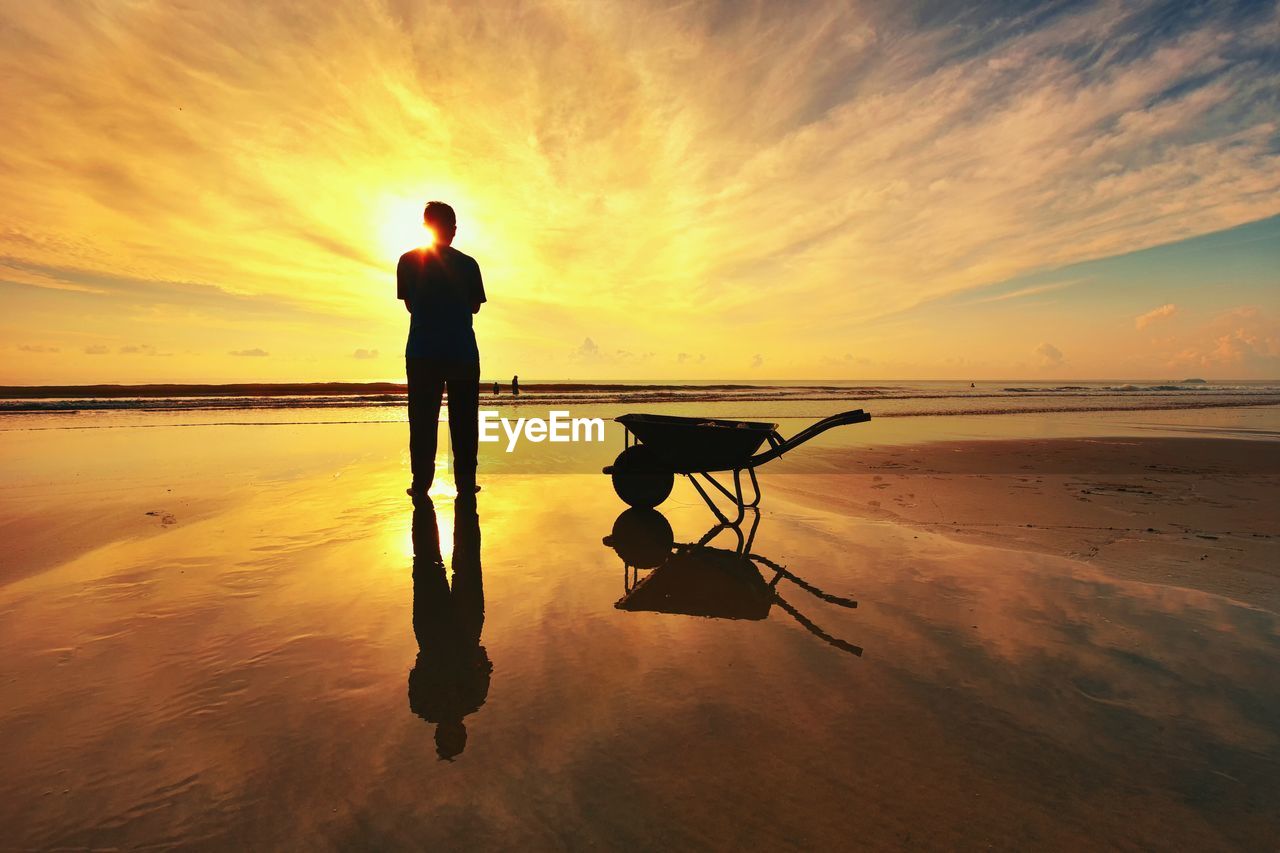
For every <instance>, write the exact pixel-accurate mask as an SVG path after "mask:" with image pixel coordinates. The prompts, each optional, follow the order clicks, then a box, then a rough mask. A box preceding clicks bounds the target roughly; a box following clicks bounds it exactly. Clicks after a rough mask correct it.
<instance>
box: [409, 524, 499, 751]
mask: <svg viewBox="0 0 1280 853" xmlns="http://www.w3.org/2000/svg"><path fill="white" fill-rule="evenodd" d="M454 509H455V510H456V514H455V515H454V519H453V588H452V589H450V587H449V582H448V580H447V579H446V578H445V569H444V559H443V558H442V557H441V555H440V531H439V529H438V528H437V527H436V512H435V508H434V507H432V505H431V503H430V502H429V501H421V502H420V503H419V504H418V505H417V506H415V507H414V510H413V555H414V556H413V633H414V634H415V635H416V636H417V638H418V659H417V660H416V661H415V662H414V665H413V669H412V670H410V671H409V709H410V710H412V711H413V712H414V713H415V714H417V715H418V716H419V717H422V719H424V720H426V721H427V722H429V723H435V724H436V753H437V754H438V755H439V756H440V757H441V758H444V759H453V758H454V757H455V756H457V755H459V754H460V753H461V752H462V750H463V749H464V748H465V747H466V745H467V727H466V725H464V724H463V722H462V718H463V717H465V716H467V715H468V714H473V713H475V712H476V711H477V710H479V709H480V706H481V705H483V704H484V701H485V699H486V698H487V697H488V695H489V674H490V673H491V672H492V671H493V664H491V663H489V655H488V653H487V652H486V651H485V649H484V646H482V645H480V631H481V629H482V628H483V627H484V584H483V582H482V579H481V573H480V519H479V517H478V516H477V515H476V510H475V502H474V501H471V502H460V503H458V504H455V506H454Z"/></svg>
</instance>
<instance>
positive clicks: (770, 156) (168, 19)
mask: <svg viewBox="0 0 1280 853" xmlns="http://www.w3.org/2000/svg"><path fill="white" fill-rule="evenodd" d="M1030 5H1034V4H1030ZM912 8H913V9H916V7H915V6H913V7H912ZM987 9H988V7H984V10H987ZM917 11H918V14H917V13H915V12H913V13H910V14H907V13H904V12H903V11H902V10H901V9H900V8H899V7H898V6H896V5H895V4H891V3H879V4H863V3H855V4H848V3H839V2H822V0H814V2H806V3H796V4H792V3H785V4H784V3H773V4H769V3H756V4H717V3H680V4H669V5H666V6H662V7H661V8H659V7H653V8H649V7H646V6H645V5H640V6H637V5H636V4H634V3H629V2H623V0H599V2H593V3H590V4H586V6H585V7H584V6H583V5H581V4H567V5H566V4H555V3H552V4H530V5H529V6H528V7H524V6H522V7H521V11H520V12H519V13H518V14H513V13H512V12H511V10H510V8H509V6H508V4H503V3H497V4H485V3H461V2H458V3H455V4H452V6H450V7H449V8H444V4H442V8H441V9H440V11H439V12H438V13H435V14H423V13H421V12H420V11H418V10H416V9H415V7H414V5H413V4H409V3H402V2H386V3H376V4H368V3H364V2H331V3H318V2H317V3H310V4H289V5H288V6H285V5H282V4H262V3H258V2H254V0H226V2H224V3H217V4H199V3H187V4H163V3H161V4H123V5H121V4H77V3H69V4H68V3H59V4H55V3H9V4H5V5H4V8H3V11H2V12H0V18H2V20H0V31H3V32H4V33H6V38H5V50H4V51H3V52H2V53H0V73H3V75H4V79H5V85H4V86H3V87H0V112H3V113H4V114H6V115H21V116H22V117H23V120H22V121H21V122H11V123H10V124H11V125H12V126H10V127H6V136H5V146H4V162H3V164H2V168H0V197H3V198H4V199H5V200H6V203H5V205H3V208H0V256H5V257H8V258H11V259H13V262H14V263H15V264H27V265H30V266H32V267H39V268H42V269H48V270H51V271H52V272H50V273H49V275H47V276H46V275H43V274H41V273H34V272H23V271H20V272H18V273H17V274H16V275H15V276H13V277H10V276H9V275H8V274H7V273H4V272H3V271H0V278H2V279H3V280H4V281H5V282H10V281H11V280H12V279H16V278H18V277H21V278H22V286H23V287H24V288H25V289H28V290H34V289H49V288H59V291H58V292H59V293H61V294H63V296H64V297H65V298H66V299H68V300H71V301H70V302H68V303H66V304H67V306H68V310H66V311H64V312H62V314H63V316H67V317H70V316H86V315H89V314H90V313H91V314H92V316H95V317H99V318H104V319H100V320H99V322H100V323H101V324H102V325H101V326H100V327H99V329H97V330H92V331H98V332H101V333H102V336H103V337H107V336H109V335H110V336H115V335H119V336H121V338H123V339H126V340H140V339H147V337H146V335H147V334H148V328H149V324H150V323H152V322H153V320H154V314H153V308H154V307H155V306H163V307H164V308H165V309H166V310H169V311H171V312H172V313H173V314H174V315H176V316H183V315H185V314H188V313H190V314H199V315H202V316H207V315H213V316H216V317H217V318H218V319H219V321H220V322H228V323H230V322H232V321H234V320H236V319H238V317H237V311H238V309H239V308H240V307H243V308H244V309H245V312H246V313H249V312H252V326H253V327H252V329H251V330H247V331H246V330H245V329H244V327H243V326H240V327H237V328H238V331H237V334H241V335H245V336H247V337H248V339H250V340H258V341H259V342H260V343H262V344H263V345H264V346H266V347H268V348H271V349H273V350H277V351H281V350H280V348H282V347H287V349H288V351H289V352H290V353H306V352H310V353H313V354H316V355H323V354H324V353H327V352H331V350H332V344H331V340H332V325H331V324H330V325H325V324H320V323H311V322H302V321H301V318H302V317H303V316H304V315H305V316H306V317H307V318H308V319H309V318H311V317H315V316H327V317H333V316H342V317H344V319H345V321H346V322H347V323H348V324H352V323H360V324H370V326H369V327H371V326H372V324H375V323H376V324H377V325H378V329H379V330H380V331H381V330H387V331H388V333H389V331H390V329H391V328H392V327H391V325H390V324H391V320H390V319H388V318H389V312H387V311H386V310H385V307H386V306H385V303H386V302H387V301H389V299H390V294H389V293H388V291H389V279H390V278H391V277H392V275H393V273H392V270H393V269H394V265H395V258H396V257H397V256H398V254H399V252H400V251H401V250H402V249H403V248H404V247H405V246H406V245H408V243H407V241H408V240H409V239H411V236H412V234H411V232H412V231H413V229H418V228H419V219H420V213H421V204H422V201H423V200H424V199H425V198H428V197H444V198H448V199H451V200H454V201H455V202H456V206H457V207H458V210H459V215H460V217H461V223H460V230H459V246H460V248H462V249H463V250H464V251H467V252H468V253H470V254H474V255H475V256H476V257H477V258H478V259H479V260H480V262H481V264H482V266H483V268H484V270H485V275H486V279H487V280H489V281H491V282H494V283H495V286H494V287H492V288H491V291H492V292H491V293H490V296H491V299H492V301H493V307H492V308H490V309H486V312H485V314H484V315H482V316H483V317H484V318H485V319H484V320H483V322H484V323H485V324H486V325H485V327H484V328H483V330H482V331H483V334H485V335H488V336H489V340H490V341H493V342H494V343H492V344H491V345H490V347H491V349H490V350H489V351H493V350H497V351H499V352H501V354H502V356H503V357H504V358H508V357H514V356H516V355H521V354H522V353H523V355H521V357H522V359H527V361H524V362H523V363H526V364H527V365H528V366H530V367H532V364H533V359H534V355H533V354H534V353H536V354H537V355H538V356H539V357H542V358H544V364H543V366H544V367H546V368H548V369H551V368H554V366H557V365H561V364H563V363H564V362H565V361H566V360H567V359H570V358H571V357H572V356H571V355H570V353H569V352H567V351H566V349H567V347H566V344H565V338H564V334H565V330H566V328H582V329H585V328H592V329H597V330H605V329H607V330H609V332H608V333H607V334H608V335H609V337H610V338H611V339H612V338H614V337H616V338H618V339H621V340H628V341H644V342H645V343H644V346H645V347H646V348H651V349H653V350H655V351H660V352H675V351H678V350H680V349H686V350H687V349H688V348H689V347H690V344H689V343H688V341H689V340H690V339H691V337H692V336H693V335H697V339H698V341H699V346H700V347H702V348H704V349H705V350H706V351H709V352H726V353H733V352H734V350H733V347H734V346H735V345H736V340H737V335H739V334H740V332H739V331H738V329H739V328H740V325H741V323H743V322H749V323H752V324H754V325H755V326H756V328H755V329H754V330H753V331H755V332H757V333H758V334H760V335H765V336H769V337H770V338H771V339H788V340H801V339H803V340H804V342H805V345H806V346H811V347H812V353H821V352H841V351H842V350H843V348H844V347H845V346H846V344H845V342H846V341H848V340H850V339H851V330H854V329H856V328H857V327H858V326H859V325H860V324H866V323H868V322H870V321H872V320H875V319H876V318H881V317H885V316H888V315H891V314H893V313H894V312H898V311H902V310H905V309H908V308H910V307H911V306H913V305H917V304H920V303H922V302H925V301H928V300H931V299H938V298H941V297H945V296H948V295H958V294H968V293H970V292H974V293H980V292H982V288H985V287H988V286H990V285H991V284H992V283H993V282H1000V281H1008V280H1011V279H1014V278H1015V277H1018V276H1021V275H1026V274H1028V273H1030V272H1031V271H1034V270H1043V269H1052V268H1056V267H1061V266H1066V265H1069V264H1073V263H1079V262H1082V261H1086V260H1088V259H1092V258H1100V257H1105V256H1108V255H1112V254H1116V253H1119V252H1127V251H1132V250H1136V249H1141V248H1144V247H1150V246H1154V245H1157V244H1163V243H1167V242H1169V241H1170V240H1176V239H1183V238H1186V237H1190V236H1193V235H1196V234H1204V233H1208V232H1211V231H1216V230H1220V229H1224V228H1227V227H1231V226H1234V225H1238V224H1240V223H1243V222H1247V221H1251V220H1256V219H1259V218H1261V217H1264V216H1270V215H1273V214H1275V213H1276V207H1275V201H1274V199H1275V198H1277V196H1280V149H1277V147H1276V145H1275V133H1276V126H1277V123H1278V122H1277V113H1276V107H1275V104H1274V100H1273V98H1272V97H1271V94H1270V93H1272V92H1273V91H1274V90H1275V87H1276V85H1277V81H1278V80H1280V69H1278V68H1277V65H1276V63H1275V62H1274V61H1273V57H1274V40H1275V33H1276V20H1277V12H1276V8H1275V6H1274V4H1251V5H1249V4H1182V5H1178V4H1170V3H1167V2H1149V0H1134V2H1131V3H1106V4H1061V5H1058V6H1055V7H1054V9H1053V12H1052V14H1049V13H1044V12H1043V11H1042V10H1038V9H1037V10H1031V9H1029V6H1028V4H995V5H992V6H990V7H989V11H984V13H983V14H982V15H981V16H977V15H974V14H973V13H972V12H971V11H967V10H966V7H965V4H946V3H941V2H937V0H935V2H932V3H926V4H924V5H923V6H920V7H919V8H918V10H917ZM50 33H56V34H57V37H56V38H50V37H49V34H50ZM388 46H390V47H388ZM103 55H111V56H128V57H130V61H129V62H107V63H104V62H102V61H101V57H102V56H103ZM512 80H519V81H521V85H519V86H512V85H511V81H512ZM159 81H170V82H169V83H168V84H165V85H161V83H160V82H159ZM461 105H465V108H461ZM410 140H412V142H410ZM192 164H198V165H199V169H198V172H199V176H200V187H201V191H200V192H198V193H192V192H191V181H192V174H193V172H192ZM317 176H322V177H323V179H324V184H325V192H324V193H321V194H317V193H316V192H315V191H314V187H315V183H316V178H317ZM655 212H659V213H660V215H655ZM762 223H766V224H767V225H766V226H765V227H766V228H767V239H762ZM404 229H408V230H407V231H406V230H404ZM654 246H661V247H662V251H658V252H655V251H653V247H654ZM9 269H16V267H14V266H10V267H9ZM113 276H114V278H113ZM512 281H520V282H521V290H522V292H524V293H526V294H536V305H538V306H541V307H540V308H536V307H535V308H534V309H532V310H530V311H528V312H523V311H522V312H517V311H513V310H510V309H509V308H506V309H504V308H500V307H499V306H500V305H501V304H502V303H501V299H502V295H503V294H502V287H501V283H502V282H512ZM602 282H605V283H608V289H607V298H600V294H601V292H602V286H601V283H602ZM851 283H856V297H854V296H851V288H850V284H851ZM15 286H16V285H15ZM1048 287H1049V286H1048V285H1039V286H1037V288H1039V289H1037V288H1023V289H1022V291H1020V292H1014V293H1011V294H1003V295H996V296H992V297H990V298H992V299H993V300H998V299H1017V298H1025V297H1032V296H1035V295H1036V294H1037V293H1045V292H1048V290H1047V288H1048ZM67 288H74V289H67ZM512 289H513V290H514V288H512ZM95 290H96V291H102V292H98V293H95V292H92V291H95ZM373 295H380V296H379V297H378V298H371V296H373ZM2 298H4V300H5V302H6V313H7V314H8V315H9V317H10V318H11V319H10V322H13V323H17V324H21V323H24V322H32V321H36V320H38V319H39V318H40V317H42V316H46V315H41V314H40V313H39V311H38V310H37V309H36V308H33V307H30V306H29V305H27V304H26V303H24V304H22V305H19V306H17V307H16V308H14V307H11V305H10V303H9V299H8V291H7V290H6V293H5V294H4V296H3V297H2ZM106 302H111V303H117V304H123V305H126V306H128V308H129V310H121V311H118V312H115V313H113V314H107V313H105V312H102V311H99V310H98V309H99V308H100V307H101V306H102V305H103V304H104V303H106ZM511 304H512V302H508V303H507V305H508V306H510V305H511ZM526 304H534V303H533V300H532V299H531V300H530V302H528V303H526ZM566 310H568V311H570V312H571V313H572V314H573V315H574V317H573V322H574V323H575V324H580V325H575V326H565V325H562V324H559V323H554V322H547V319H548V318H550V317H556V316H561V315H563V313H564V312H565V311H566ZM504 312H505V313H504ZM708 315H714V316H716V317H717V318H719V319H720V320H721V322H719V323H717V324H708V323H705V322H702V320H703V318H705V317H706V316H708ZM108 323H111V324H114V325H112V326H108V325H107V324H108ZM37 327H38V326H37ZM1058 333H1059V332H1055V333H1054V334H1058ZM1037 337H1038V336H1037ZM373 339H378V338H373ZM1035 339H1037V338H1032V340H1033V341H1034V340H1035ZM570 340H572V338H570ZM1018 346H1019V347H1020V348H1023V347H1025V346H1026V345H1025V344H1018ZM222 348H223V347H222V346H221V345H214V344H210V345H209V349H211V350H212V349H216V350H221V349H222ZM634 349H637V348H635V347H633V350H634ZM606 351H607V352H612V351H613V348H612V347H610V348H607V349H606ZM907 355H908V353H888V354H886V355H885V358H886V359H896V358H900V357H903V356H907ZM1074 355H1075V353H1074V352H1073V357H1074ZM591 357H592V356H591V355H590V354H589V353H579V354H578V357H577V358H578V360H581V359H582V358H591ZM733 357H734V358H737V359H742V358H743V355H742V354H737V355H734V356H733ZM912 357H914V356H912ZM813 358H814V359H815V360H816V359H817V356H816V355H814V356H813ZM48 361H54V360H48ZM191 364H192V370H193V371H200V370H204V369H206V367H205V362H203V361H201V360H200V359H198V358H192V359H191ZM349 367H351V369H355V368H354V366H352V365H349Z"/></svg>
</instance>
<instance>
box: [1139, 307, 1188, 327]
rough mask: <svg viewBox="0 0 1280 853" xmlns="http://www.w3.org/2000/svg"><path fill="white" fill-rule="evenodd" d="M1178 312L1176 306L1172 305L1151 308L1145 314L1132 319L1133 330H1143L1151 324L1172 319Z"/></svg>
mask: <svg viewBox="0 0 1280 853" xmlns="http://www.w3.org/2000/svg"><path fill="white" fill-rule="evenodd" d="M1177 310H1178V306H1177V305H1174V304H1172V303H1169V304H1166V305H1161V306H1160V307H1159V308H1152V309H1151V310H1150V311H1148V312H1147V313H1145V314H1139V315H1138V316H1137V317H1135V318H1133V327H1134V328H1135V329H1145V328H1146V327H1147V326H1150V325H1151V324H1152V323H1155V322H1158V321H1160V320H1164V319H1167V318H1169V317H1172V316H1173V315H1174V313H1175V312H1176V311H1177Z"/></svg>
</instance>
